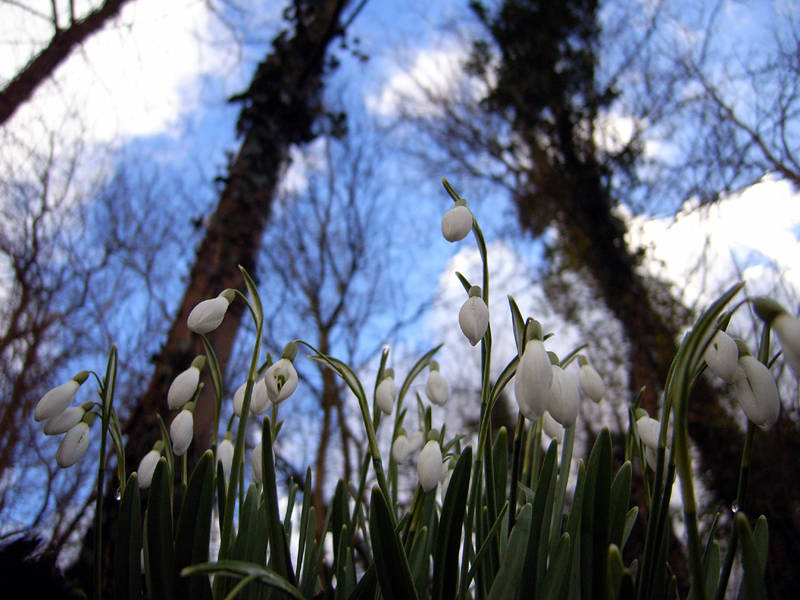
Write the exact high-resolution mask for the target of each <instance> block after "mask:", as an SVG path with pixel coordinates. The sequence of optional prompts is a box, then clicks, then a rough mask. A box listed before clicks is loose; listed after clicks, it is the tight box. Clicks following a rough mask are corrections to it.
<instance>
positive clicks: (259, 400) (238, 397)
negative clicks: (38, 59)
mask: <svg viewBox="0 0 800 600" xmlns="http://www.w3.org/2000/svg"><path fill="white" fill-rule="evenodd" d="M246 388H247V383H243V384H242V385H240V386H239V387H238V389H237V390H236V392H234V394H233V412H234V413H236V416H237V417H240V418H241V416H242V405H243V404H244V392H245V390H246ZM268 408H269V397H268V395H267V384H266V381H265V380H264V378H260V379H259V380H258V381H256V382H255V383H254V384H253V391H252V392H251V394H250V413H251V414H254V415H263V414H264V413H265V412H267V409H268Z"/></svg>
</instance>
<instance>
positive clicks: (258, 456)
mask: <svg viewBox="0 0 800 600" xmlns="http://www.w3.org/2000/svg"><path fill="white" fill-rule="evenodd" d="M263 449H264V447H263V446H262V445H261V442H258V443H257V444H256V447H255V448H253V454H251V455H250V466H251V467H252V469H253V481H255V482H256V483H261V475H262V464H263V458H264V457H263V456H262V452H263Z"/></svg>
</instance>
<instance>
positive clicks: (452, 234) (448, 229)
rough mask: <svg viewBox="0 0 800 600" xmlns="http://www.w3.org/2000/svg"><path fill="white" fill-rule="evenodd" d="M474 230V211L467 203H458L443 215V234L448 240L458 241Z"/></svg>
mask: <svg viewBox="0 0 800 600" xmlns="http://www.w3.org/2000/svg"><path fill="white" fill-rule="evenodd" d="M471 230H472V213H471V212H470V210H469V209H468V208H467V206H466V203H465V204H456V205H455V206H454V207H453V208H451V209H450V210H448V211H447V212H446V213H444V217H442V235H443V236H444V239H446V240H447V241H448V242H458V241H460V240H463V239H464V238H465V237H467V234H468V233H469V232H470V231H471Z"/></svg>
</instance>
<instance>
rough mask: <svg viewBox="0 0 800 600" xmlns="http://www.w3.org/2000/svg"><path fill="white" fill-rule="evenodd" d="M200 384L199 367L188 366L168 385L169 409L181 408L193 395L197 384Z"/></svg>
mask: <svg viewBox="0 0 800 600" xmlns="http://www.w3.org/2000/svg"><path fill="white" fill-rule="evenodd" d="M199 384H200V369H198V368H197V367H189V368H188V369H186V370H185V371H183V372H181V373H179V374H178V376H177V377H175V379H173V380H172V383H171V384H170V386H169V391H167V406H169V408H170V410H177V409H179V408H183V405H184V404H186V403H187V402H189V400H191V399H192V396H194V393H195V391H196V390H197V386H198V385H199Z"/></svg>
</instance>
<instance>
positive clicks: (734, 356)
mask: <svg viewBox="0 0 800 600" xmlns="http://www.w3.org/2000/svg"><path fill="white" fill-rule="evenodd" d="M703 359H704V360H705V361H706V364H707V365H708V368H709V370H710V371H711V372H712V373H714V375H716V376H717V377H719V378H721V379H723V380H724V381H726V382H727V383H733V382H734V380H735V378H736V369H737V367H738V366H739V362H738V359H739V350H738V349H737V348H736V342H735V341H733V338H732V337H731V336H729V335H728V334H727V333H725V332H724V331H722V330H719V331H717V333H715V334H714V337H713V338H711V343H709V344H708V348H706V351H705V354H703Z"/></svg>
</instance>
